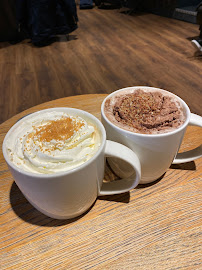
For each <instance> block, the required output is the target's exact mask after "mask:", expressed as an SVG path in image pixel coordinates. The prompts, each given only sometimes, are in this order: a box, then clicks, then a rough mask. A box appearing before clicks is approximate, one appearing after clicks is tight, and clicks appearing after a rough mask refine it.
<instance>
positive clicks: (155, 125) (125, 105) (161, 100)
mask: <svg viewBox="0 0 202 270" xmlns="http://www.w3.org/2000/svg"><path fill="white" fill-rule="evenodd" d="M113 115H114V117H115V119H116V121H118V122H120V123H121V124H122V125H125V126H129V127H131V128H132V129H135V130H137V132H140V133H149V134H151V133H159V131H160V132H164V130H165V132H166V130H169V129H170V128H177V127H179V126H180V125H181V124H182V123H183V122H184V121H182V118H183V112H182V110H181V109H180V108H179V104H178V103H177V101H175V102H174V101H173V99H172V98H171V97H170V96H169V95H162V93H161V92H144V91H143V90H137V91H135V92H134V93H129V94H125V95H122V96H120V98H117V100H116V102H115V104H114V107H113Z"/></svg>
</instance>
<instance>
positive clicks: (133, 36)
mask: <svg viewBox="0 0 202 270" xmlns="http://www.w3.org/2000/svg"><path fill="white" fill-rule="evenodd" d="M78 15H79V28H78V29H77V30H76V31H75V32H73V33H72V34H70V35H69V37H65V36H62V37H60V38H59V41H58V42H55V43H53V44H52V45H50V46H47V47H43V48H36V47H34V46H32V44H31V43H29V40H25V41H23V42H21V43H19V44H16V45H13V46H12V45H9V44H8V43H0V97H1V98H0V123H2V122H4V121H5V120H7V119H9V118H10V117H11V116H14V115H15V114H17V113H19V112H21V111H24V110H25V109H28V108H30V107H32V106H35V105H38V104H41V103H43V102H47V101H50V100H54V99H57V98H62V97H66V96H73V95H81V94H95V93H111V92H112V91H114V90H117V89H120V88H123V87H128V86H137V85H146V86H155V87H160V88H164V89H167V90H169V91H171V92H173V93H175V94H177V95H179V96H180V97H182V98H183V99H184V100H185V101H186V102H187V103H188V105H189V106H190V108H191V110H192V112H193V113H197V114H199V115H201V114H202V109H201V86H202V65H201V63H202V57H200V56H197V55H196V53H195V52H196V51H195V49H194V48H193V47H192V45H191V42H190V40H191V38H193V37H195V36H198V34H199V30H198V26H197V25H194V24H191V23H186V22H182V21H178V20H174V19H170V18H164V17H160V16H156V15H153V14H144V13H142V14H133V15H132V16H129V15H126V14H123V13H120V12H119V10H101V9H96V8H94V9H92V10H78Z"/></svg>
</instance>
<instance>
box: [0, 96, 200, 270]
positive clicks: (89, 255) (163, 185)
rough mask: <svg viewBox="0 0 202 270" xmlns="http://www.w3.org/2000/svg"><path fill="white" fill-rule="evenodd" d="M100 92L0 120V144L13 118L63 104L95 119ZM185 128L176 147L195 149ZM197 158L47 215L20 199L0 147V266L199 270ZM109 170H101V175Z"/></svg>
mask: <svg viewBox="0 0 202 270" xmlns="http://www.w3.org/2000/svg"><path fill="white" fill-rule="evenodd" d="M105 96H106V95H98V94H97V95H82V96H79V95H78V96H73V97H68V98H62V99H58V100H54V101H50V102H48V103H44V104H41V105H38V106H36V107H33V108H30V109H28V110H26V111H24V112H22V113H20V114H18V115H16V116H14V117H13V118H11V119H9V120H7V121H5V122H4V123H3V124H1V125H0V144H2V141H3V138H4V136H5V134H6V132H7V131H8V129H9V128H10V127H11V126H12V125H13V124H14V123H15V122H16V121H17V120H18V119H20V118H21V117H23V116H25V115H27V114H28V113H32V112H35V111H37V110H40V109H45V108H51V107H56V106H61V107H63V106H68V107H70V106H71V107H74V108H80V109H84V110H86V111H88V112H90V113H92V114H94V115H95V116H96V117H98V118H99V119H100V106H101V102H102V100H103V99H104V97H105ZM201 136H202V131H201V129H198V128H196V127H189V128H188V130H187V132H186V136H185V139H184V141H183V145H182V148H181V149H182V150H187V149H189V148H190V147H195V146H198V145H199V144H200V143H201ZM201 172H202V159H198V160H196V161H195V162H190V163H187V164H180V165H172V166H171V168H170V169H169V170H168V171H167V172H166V174H165V175H164V177H163V178H162V179H161V180H159V181H156V182H154V183H153V184H148V185H144V186H138V187H137V188H136V189H134V190H132V191H131V192H130V193H129V192H128V193H124V194H120V195H114V196H103V197H99V198H98V199H97V201H96V202H95V204H94V205H93V207H92V208H91V209H90V210H89V211H88V212H87V213H85V214H84V215H83V216H81V217H79V218H76V219H73V220H66V221H60V220H54V219H51V218H48V217H46V216H45V215H43V214H41V213H40V212H38V211H37V210H35V209H34V208H33V207H32V206H31V205H30V204H29V203H28V202H27V200H26V199H25V198H24V196H23V195H22V193H21V192H20V190H19V189H18V187H17V186H16V184H15V183H14V182H13V178H12V176H11V174H10V172H9V171H8V168H7V165H6V163H5V161H4V158H3V155H2V151H0V269H2V270H4V269H6V270H7V269H15V270H16V269H17V270H18V269H20V270H21V269H33V270H35V269H73V270H74V269H110V270H112V269H113V270H117V269H119V270H121V269H124V270H125V269H146V270H148V269H170V270H171V269H190V270H192V269H197V270H198V269H201V268H202V260H201V230H202V216H201V201H202V185H201V180H202V175H201ZM111 176H112V172H111V171H110V169H109V168H107V171H106V175H105V178H106V179H107V180H109V179H110V178H111Z"/></svg>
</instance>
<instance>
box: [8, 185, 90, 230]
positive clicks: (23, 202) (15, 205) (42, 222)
mask: <svg viewBox="0 0 202 270" xmlns="http://www.w3.org/2000/svg"><path fill="white" fill-rule="evenodd" d="M10 203H11V206H12V209H13V211H14V212H15V214H16V215H17V216H18V217H19V218H21V219H22V220H24V221H25V222H27V223H30V224H34V225H38V226H43V227H57V226H62V225H67V224H70V223H73V222H75V221H77V220H79V219H80V218H82V217H83V216H85V215H86V214H87V213H88V212H89V211H90V210H91V208H92V207H93V205H94V204H95V202H94V204H93V205H92V206H91V208H90V209H89V210H88V211H86V212H85V213H84V214H82V215H81V216H79V217H76V218H72V219H65V220H59V219H53V218H50V217H47V216H46V215H44V214H42V213H41V212H39V211H38V210H37V209H35V208H34V207H33V206H32V205H31V204H30V203H29V202H28V200H27V199H26V198H25V197H24V195H23V194H22V192H21V191H20V189H19V188H18V186H17V185H16V183H15V182H13V184H12V187H11V190H10Z"/></svg>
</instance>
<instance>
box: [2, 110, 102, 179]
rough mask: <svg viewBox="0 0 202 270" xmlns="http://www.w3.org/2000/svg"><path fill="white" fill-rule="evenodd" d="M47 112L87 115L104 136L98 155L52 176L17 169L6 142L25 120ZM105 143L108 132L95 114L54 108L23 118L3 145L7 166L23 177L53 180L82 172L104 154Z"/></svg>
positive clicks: (7, 135) (10, 130)
mask: <svg viewBox="0 0 202 270" xmlns="http://www.w3.org/2000/svg"><path fill="white" fill-rule="evenodd" d="M46 111H66V112H67V111H74V112H75V113H76V115H78V116H82V115H86V116H87V117H88V118H89V119H90V120H91V119H92V120H93V121H94V122H95V123H96V124H97V127H99V130H100V132H101V136H102V140H101V144H100V146H99V148H98V150H97V151H96V153H95V154H94V155H93V156H92V157H91V158H90V159H89V160H87V161H85V162H84V163H82V164H81V165H79V166H77V167H75V168H72V169H70V170H67V171H62V172H55V173H50V174H44V173H35V172H28V171H25V170H23V169H21V168H19V167H17V166H16V165H15V164H14V163H13V162H12V161H11V160H10V158H9V156H8V154H7V150H6V141H7V139H8V137H9V135H10V133H11V132H12V131H13V130H14V129H15V128H16V127H17V126H19V125H20V123H21V122H23V121H24V120H27V119H30V118H32V117H33V115H36V114H40V113H41V112H46ZM105 143H106V131H105V128H104V126H103V124H102V123H101V121H99V119H98V118H97V117H95V116H94V115H93V114H91V113H89V112H87V111H84V110H81V109H77V108H71V107H53V108H48V109H44V110H39V111H36V112H33V113H30V114H28V115H26V116H24V117H22V118H21V119H20V120H19V121H17V122H16V123H15V124H14V125H13V126H12V127H11V128H10V129H9V131H8V132H7V133H6V135H5V137H4V140H3V144H2V152H3V156H4V158H5V160H6V162H7V164H8V165H9V166H10V167H11V168H12V169H14V170H15V171H17V172H19V173H21V174H23V175H26V176H29V177H34V178H36V179H42V178H43V179H47V178H49V179H51V178H55V177H59V176H65V175H69V174H72V173H74V172H76V171H80V170H82V169H83V168H84V167H86V166H88V165H89V164H90V163H92V162H93V161H94V160H95V159H96V158H97V156H99V154H100V152H102V149H103V148H104V146H105Z"/></svg>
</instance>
